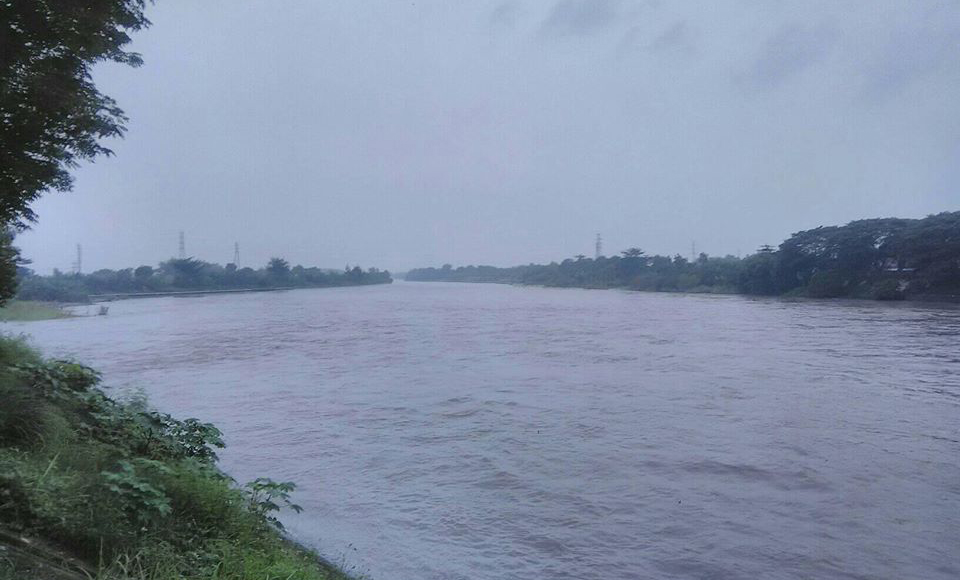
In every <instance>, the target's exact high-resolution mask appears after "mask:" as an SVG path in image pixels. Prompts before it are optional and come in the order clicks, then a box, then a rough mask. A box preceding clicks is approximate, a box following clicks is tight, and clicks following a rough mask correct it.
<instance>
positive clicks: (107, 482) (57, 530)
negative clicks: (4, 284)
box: [0, 337, 348, 580]
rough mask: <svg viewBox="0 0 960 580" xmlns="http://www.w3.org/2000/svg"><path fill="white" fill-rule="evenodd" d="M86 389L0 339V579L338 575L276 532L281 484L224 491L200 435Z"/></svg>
mask: <svg viewBox="0 0 960 580" xmlns="http://www.w3.org/2000/svg"><path fill="white" fill-rule="evenodd" d="M99 380H100V377H99V375H98V373H97V372H96V371H94V370H93V369H90V368H88V367H85V366H82V365H80V364H76V363H73V362H66V361H57V360H48V359H44V358H43V357H41V356H40V355H39V354H38V353H37V352H35V351H34V350H32V349H30V348H29V347H28V346H27V345H25V344H24V343H23V342H22V341H21V340H17V339H12V338H6V337H0V580H13V579H17V580H31V579H48V578H54V579H64V580H73V579H77V580H79V579H90V578H93V579H97V580H106V579H117V580H128V579H130V580H132V579H137V580H173V579H175V578H176V579H180V578H185V579H194V578H196V579H199V578H203V579H207V580H210V579H221V580H227V579H230V580H241V579H251V580H252V579H256V580H321V579H345V578H348V576H347V575H345V574H344V573H343V572H341V571H339V570H338V569H336V568H335V567H333V566H331V565H329V564H328V563H326V562H325V561H323V560H322V559H321V558H320V557H318V556H317V555H316V554H314V553H312V552H310V551H308V550H305V549H303V548H302V547H300V546H298V545H296V544H294V543H293V542H291V541H290V540H288V539H287V538H286V537H285V536H284V535H283V531H282V526H281V524H280V522H279V521H278V520H277V518H276V515H277V513H278V511H280V510H281V509H294V510H299V507H298V506H296V505H294V504H292V503H291V501H290V497H289V494H290V492H291V491H292V490H293V487H294V486H293V484H291V483H287V482H274V481H271V480H269V479H258V480H255V481H253V482H250V483H248V484H245V485H241V484H238V483H237V482H235V481H233V480H232V479H231V478H230V477H228V476H227V475H226V474H224V473H223V472H222V471H220V470H219V469H218V468H217V465H216V461H217V458H216V455H215V453H214V449H215V448H218V447H222V446H223V443H222V441H221V439H220V432H219V431H218V430H217V429H216V428H215V427H214V426H213V425H210V424H205V423H201V422H199V421H197V420H195V419H186V420H178V419H175V418H173V417H170V416H169V415H165V414H161V413H158V412H155V411H152V410H150V409H149V408H148V407H147V405H146V404H145V402H144V401H142V400H131V401H117V400H114V399H112V398H110V397H108V396H107V395H106V394H105V393H104V392H103V391H102V390H100V389H99V388H98V387H97V385H98V384H99Z"/></svg>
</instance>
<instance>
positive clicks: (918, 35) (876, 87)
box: [864, 27, 960, 100]
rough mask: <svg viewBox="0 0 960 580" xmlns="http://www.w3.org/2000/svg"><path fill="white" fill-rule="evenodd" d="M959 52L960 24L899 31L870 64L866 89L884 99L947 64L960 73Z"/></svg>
mask: <svg viewBox="0 0 960 580" xmlns="http://www.w3.org/2000/svg"><path fill="white" fill-rule="evenodd" d="M957 54H960V28H948V29H946V30H938V29H936V28H933V27H924V28H916V29H910V30H900V31H897V32H896V33H894V34H893V35H892V37H891V38H890V39H889V41H888V42H887V44H886V46H885V48H884V49H883V51H882V53H881V55H880V56H879V57H878V58H877V59H875V60H874V61H873V62H872V63H871V64H869V65H868V66H867V67H866V81H865V84H864V93H865V95H866V97H867V98H868V99H871V100H879V99H884V98H886V97H887V96H889V95H890V94H892V93H895V92H897V91H900V90H901V89H903V88H905V87H906V86H908V85H909V84H911V83H912V82H913V81H915V80H917V79H920V78H922V77H924V76H926V75H930V74H934V73H936V72H937V71H938V70H940V69H941V68H943V67H952V68H953V72H954V74H956V73H957V72H958V68H957V67H958V61H957V58H956V55H957Z"/></svg>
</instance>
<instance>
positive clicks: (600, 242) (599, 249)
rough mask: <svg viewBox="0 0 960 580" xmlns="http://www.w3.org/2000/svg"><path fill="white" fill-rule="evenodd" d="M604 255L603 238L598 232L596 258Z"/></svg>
mask: <svg viewBox="0 0 960 580" xmlns="http://www.w3.org/2000/svg"><path fill="white" fill-rule="evenodd" d="M602 255H603V238H601V237H600V234H597V242H596V246H595V247H594V255H593V257H594V258H599V257H600V256H602Z"/></svg>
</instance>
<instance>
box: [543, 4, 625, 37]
mask: <svg viewBox="0 0 960 580" xmlns="http://www.w3.org/2000/svg"><path fill="white" fill-rule="evenodd" d="M620 4H621V2H620V0H559V1H558V2H557V3H556V4H554V5H553V9H552V10H551V11H550V14H549V15H548V16H547V18H546V19H545V20H544V21H543V26H542V29H541V30H542V31H543V33H545V34H548V35H557V36H585V35H588V34H593V33H595V32H597V31H598V30H602V29H604V28H606V27H607V26H609V25H610V24H612V23H614V22H615V21H616V20H617V16H618V15H619V13H620Z"/></svg>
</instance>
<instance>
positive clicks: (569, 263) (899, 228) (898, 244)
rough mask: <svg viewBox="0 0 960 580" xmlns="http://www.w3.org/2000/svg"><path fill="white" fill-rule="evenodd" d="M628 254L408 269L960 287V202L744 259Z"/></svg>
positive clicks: (713, 285)
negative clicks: (959, 208) (957, 207)
mask: <svg viewBox="0 0 960 580" xmlns="http://www.w3.org/2000/svg"><path fill="white" fill-rule="evenodd" d="M621 254H622V255H620V256H610V257H605V256H601V257H599V258H596V259H590V258H587V257H585V256H582V255H581V256H575V257H574V258H569V259H566V260H564V261H562V262H560V263H557V262H553V263H551V264H545V265H541V264H530V265H526V266H515V267H512V268H496V267H493V266H466V267H460V268H453V267H452V266H451V265H449V264H446V265H444V266H443V267H441V268H419V269H415V270H411V271H410V272H408V273H407V276H406V278H407V280H415V281H451V282H498V283H509V284H537V285H543V286H571V287H581V288H631V289H635V290H653V291H681V292H739V293H743V294H756V295H784V294H788V295H794V296H810V297H817V298H839V297H852V298H875V299H880V300H896V299H903V298H943V299H957V298H958V296H960V212H952V213H946V212H945V213H941V214H937V215H932V216H928V217H926V218H924V219H898V218H887V219H868V220H859V221H854V222H850V223H849V224H847V225H845V226H831V227H819V228H815V229H812V230H806V231H802V232H798V233H795V234H793V235H792V236H790V238H789V239H787V240H786V241H784V242H783V243H782V244H780V246H779V248H773V247H770V246H764V247H762V248H760V249H759V250H758V251H757V252H756V253H754V254H752V255H750V256H747V257H745V258H743V259H740V258H737V257H735V256H725V257H722V258H719V257H711V256H707V255H706V254H700V256H699V257H698V258H697V259H696V260H694V261H690V260H687V259H686V258H684V257H683V256H679V255H677V256H674V257H672V258H671V257H668V256H648V255H646V254H645V253H644V252H643V251H642V250H640V249H638V248H630V249H629V250H625V251H624V252H622V253H621Z"/></svg>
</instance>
